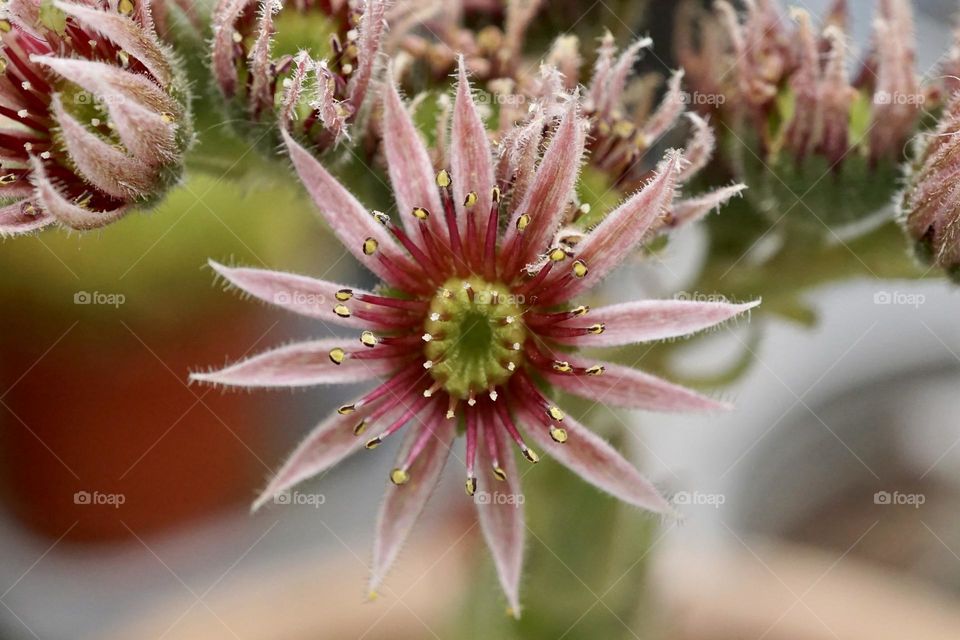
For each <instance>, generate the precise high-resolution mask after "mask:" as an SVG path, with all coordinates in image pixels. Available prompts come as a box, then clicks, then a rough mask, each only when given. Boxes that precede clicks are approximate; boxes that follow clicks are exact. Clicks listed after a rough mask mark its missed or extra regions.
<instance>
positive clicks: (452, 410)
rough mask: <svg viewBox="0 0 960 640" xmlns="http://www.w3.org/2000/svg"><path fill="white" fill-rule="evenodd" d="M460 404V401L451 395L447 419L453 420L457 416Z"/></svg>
mask: <svg viewBox="0 0 960 640" xmlns="http://www.w3.org/2000/svg"><path fill="white" fill-rule="evenodd" d="M458 404H460V401H459V400H458V399H457V398H454V397H453V396H450V401H449V404H448V405H447V414H446V415H447V420H453V419H454V418H455V417H457V405H458Z"/></svg>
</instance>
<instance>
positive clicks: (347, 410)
mask: <svg viewBox="0 0 960 640" xmlns="http://www.w3.org/2000/svg"><path fill="white" fill-rule="evenodd" d="M356 410H357V406H356V405H353V404H345V405H343V406H342V407H340V408H339V409H337V413H339V414H340V415H342V416H347V415H350V414H351V413H353V412H354V411H356Z"/></svg>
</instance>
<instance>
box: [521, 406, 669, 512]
mask: <svg viewBox="0 0 960 640" xmlns="http://www.w3.org/2000/svg"><path fill="white" fill-rule="evenodd" d="M520 412H521V415H522V416H523V420H524V421H525V423H526V433H527V435H528V436H529V437H530V439H531V440H533V441H534V442H535V443H536V444H537V445H538V446H539V447H540V448H541V449H543V450H544V451H546V452H547V453H548V454H550V456H552V457H553V458H554V459H555V460H557V461H558V462H559V463H561V464H562V465H564V466H565V467H567V468H569V469H570V470H571V471H573V472H575V473H576V474H577V475H579V476H580V477H581V478H583V479H584V480H586V481H587V482H589V483H590V484H592V485H594V486H595V487H597V488H599V489H602V490H603V491H606V492H607V493H609V494H610V495H612V496H614V497H615V498H617V499H619V500H623V501H624V502H626V503H628V504H632V505H634V506H636V507H640V508H641V509H649V510H650V511H656V512H657V513H667V512H669V511H670V510H671V508H670V504H669V503H668V502H667V501H666V500H665V499H664V498H663V496H661V495H660V492H659V491H657V489H656V487H654V486H653V483H651V482H650V481H649V480H648V479H647V478H645V477H644V476H643V474H641V473H640V472H639V471H637V469H636V467H634V466H633V465H632V464H630V463H629V462H627V460H626V459H625V458H624V457H623V456H622V455H620V454H619V453H618V452H617V450H616V449H614V448H613V447H612V446H610V444H608V443H607V442H605V441H604V440H603V438H601V437H600V436H598V435H597V434H595V433H593V432H592V431H591V430H590V429H588V428H586V427H584V426H583V425H581V424H580V423H579V422H577V421H576V420H574V419H573V418H571V417H570V416H566V417H565V418H564V419H563V429H564V430H565V431H566V432H567V441H566V442H565V443H563V444H560V443H558V442H556V441H554V440H553V438H551V437H550V436H549V434H548V433H549V432H548V431H547V429H546V428H545V427H544V426H543V423H542V422H543V421H542V419H541V418H539V417H538V416H537V414H536V412H535V411H532V410H531V408H530V407H529V406H527V405H521V408H520Z"/></svg>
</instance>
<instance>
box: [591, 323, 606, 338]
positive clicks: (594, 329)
mask: <svg viewBox="0 0 960 640" xmlns="http://www.w3.org/2000/svg"><path fill="white" fill-rule="evenodd" d="M606 329H607V325H605V324H604V323H602V322H598V323H596V324H592V325H590V326H589V327H587V332H588V333H592V334H593V335H595V336H598V335H600V334H601V333H603V332H604V331H606Z"/></svg>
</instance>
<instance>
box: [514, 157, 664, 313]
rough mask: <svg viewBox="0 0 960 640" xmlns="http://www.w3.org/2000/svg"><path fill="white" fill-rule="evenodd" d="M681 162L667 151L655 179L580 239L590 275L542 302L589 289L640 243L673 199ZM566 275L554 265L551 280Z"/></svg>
mask: <svg viewBox="0 0 960 640" xmlns="http://www.w3.org/2000/svg"><path fill="white" fill-rule="evenodd" d="M681 161H682V156H681V154H680V152H679V151H675V150H671V151H668V152H667V156H666V158H665V159H664V160H663V161H662V162H661V163H660V166H659V168H658V170H657V173H656V175H655V176H654V177H653V179H651V180H650V182H648V183H647V184H646V185H645V186H644V187H643V189H641V190H640V191H638V192H637V193H635V194H634V195H633V196H631V197H630V198H629V199H628V200H627V201H626V202H624V203H623V204H621V205H620V206H619V207H617V208H616V209H615V210H613V211H612V212H611V213H609V214H608V215H607V216H606V217H605V218H604V219H603V221H602V222H601V223H600V224H599V225H597V227H596V228H595V229H594V230H593V231H591V232H590V233H588V234H587V235H586V236H585V237H584V239H583V240H581V241H580V243H579V245H578V246H577V251H576V258H577V259H578V260H581V261H583V262H584V263H585V264H586V265H587V268H588V272H587V274H586V275H585V276H584V277H582V278H575V279H573V280H569V281H568V282H566V283H564V284H563V285H562V286H553V287H552V288H551V289H548V290H547V292H546V294H544V296H543V298H544V299H543V300H542V301H541V302H542V304H554V303H557V302H563V301H565V300H569V299H571V298H573V297H574V296H576V295H577V294H579V293H580V292H582V291H585V290H587V289H589V288H590V287H592V286H593V285H595V284H596V283H597V282H599V281H600V280H601V279H602V278H603V277H604V276H606V275H607V274H608V273H610V272H611V271H612V270H613V269H614V268H616V267H617V266H618V265H619V264H620V263H621V262H622V261H623V259H624V258H626V257H627V255H628V254H629V253H630V252H631V251H633V250H634V249H636V248H637V247H638V246H639V245H640V243H641V241H642V240H643V239H644V236H645V235H646V233H647V231H649V230H650V228H651V226H653V224H654V223H655V222H656V221H657V220H658V219H659V218H660V216H661V215H662V214H663V213H665V212H666V210H667V207H669V206H670V203H671V202H673V197H674V185H675V184H676V176H677V173H678V172H679V170H680V166H681ZM532 224H533V223H532V222H531V225H532ZM560 264H565V263H560ZM567 274H568V271H567V270H565V269H556V268H554V270H553V272H552V273H551V274H550V280H548V282H551V284H554V285H556V283H557V282H558V281H559V280H560V278H566V277H567Z"/></svg>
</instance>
